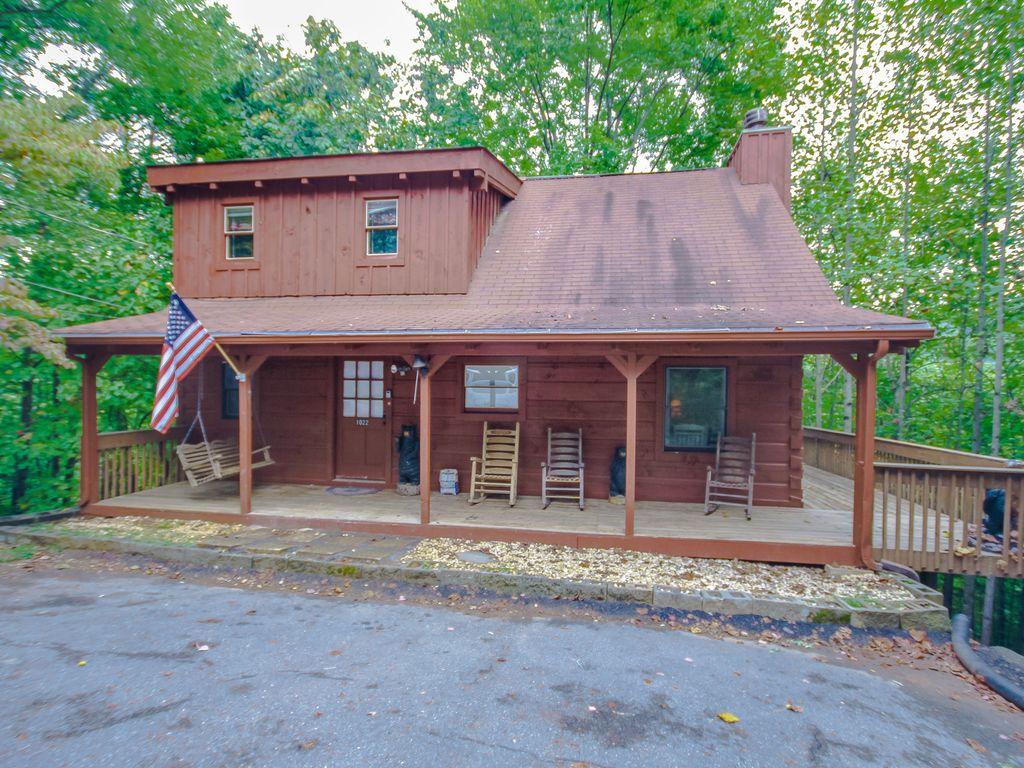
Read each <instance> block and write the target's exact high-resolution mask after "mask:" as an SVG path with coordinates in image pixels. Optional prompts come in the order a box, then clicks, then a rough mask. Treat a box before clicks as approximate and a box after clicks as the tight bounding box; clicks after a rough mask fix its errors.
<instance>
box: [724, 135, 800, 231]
mask: <svg viewBox="0 0 1024 768" xmlns="http://www.w3.org/2000/svg"><path fill="white" fill-rule="evenodd" d="M792 157H793V132H792V130H791V129H789V128H757V129H753V130H749V131H744V132H743V133H741V134H740V138H739V141H737V142H736V146H735V147H734V148H733V151H732V155H731V156H730V157H729V163H728V165H729V167H730V168H732V169H734V170H735V171H736V174H737V175H738V176H739V177H740V183H741V184H771V185H772V186H773V187H774V188H775V191H776V192H778V193H779V198H780V199H781V200H782V204H783V205H785V206H786V210H787V211H788V210H790V208H791V191H790V189H791V186H792V179H791V176H792Z"/></svg>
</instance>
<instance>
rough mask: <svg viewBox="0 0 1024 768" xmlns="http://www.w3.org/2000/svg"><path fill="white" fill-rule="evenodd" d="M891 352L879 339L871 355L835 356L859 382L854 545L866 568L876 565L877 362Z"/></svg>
mask: <svg viewBox="0 0 1024 768" xmlns="http://www.w3.org/2000/svg"><path fill="white" fill-rule="evenodd" d="M888 352H889V342H888V341H884V340H883V341H879V342H878V345H877V347H876V348H875V351H874V352H872V353H870V354H865V353H860V354H858V355H856V356H853V355H833V357H834V358H835V360H836V361H837V362H838V363H839V364H840V365H842V366H843V368H845V369H846V370H847V372H849V373H850V375H851V376H853V377H854V379H855V380H856V383H857V395H856V397H857V418H856V426H855V430H856V432H855V434H854V465H853V545H854V547H855V548H856V550H857V554H858V557H859V558H860V561H861V563H863V565H864V566H865V567H866V568H874V567H875V559H874V552H873V548H874V516H875V410H876V399H875V390H876V385H877V381H878V361H879V360H880V359H881V358H882V357H884V356H885V355H886V354H888Z"/></svg>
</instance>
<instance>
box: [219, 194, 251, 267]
mask: <svg viewBox="0 0 1024 768" xmlns="http://www.w3.org/2000/svg"><path fill="white" fill-rule="evenodd" d="M255 227H256V217H255V216H254V206H252V205H226V206H224V241H225V242H224V247H225V252H224V255H225V256H226V257H227V258H229V259H251V258H253V256H254V253H253V240H254V238H255V235H256V229H255Z"/></svg>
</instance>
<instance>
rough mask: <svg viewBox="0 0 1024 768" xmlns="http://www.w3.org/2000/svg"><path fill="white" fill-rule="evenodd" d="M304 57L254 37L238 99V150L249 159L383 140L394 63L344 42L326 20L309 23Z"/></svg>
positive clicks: (363, 146) (353, 148) (349, 148)
mask: <svg viewBox="0 0 1024 768" xmlns="http://www.w3.org/2000/svg"><path fill="white" fill-rule="evenodd" d="M305 31H306V46H307V49H308V53H307V54H306V55H300V54H297V53H294V52H292V51H291V50H289V49H288V48H286V47H284V46H283V45H282V44H281V43H271V44H266V43H265V42H264V41H263V40H262V39H260V38H256V39H254V40H253V41H252V43H251V45H250V56H249V58H248V60H247V67H246V70H245V72H244V73H243V76H242V78H241V80H240V82H239V83H238V85H237V86H236V90H235V93H236V100H237V103H238V104H239V105H240V108H241V112H242V114H243V115H244V120H245V122H244V127H243V136H242V147H243V150H244V153H245V154H246V155H248V156H252V157H288V156H292V155H312V154H329V153H336V152H358V151H363V150H368V149H372V148H373V147H374V145H375V139H376V138H377V137H380V136H382V135H387V134H388V133H390V132H391V131H392V130H393V128H392V127H391V126H390V125H389V120H390V118H391V112H390V109H389V105H390V103H391V100H392V98H393V97H394V94H395V88H396V86H395V81H394V79H393V77H392V71H393V69H394V66H395V62H394V59H392V58H391V57H389V56H385V55H382V54H378V53H373V52H371V51H368V50H367V49H366V48H364V47H363V46H362V45H360V44H359V43H356V42H345V41H343V40H342V37H341V33H340V32H339V31H338V29H337V27H335V26H334V25H333V24H332V23H330V22H328V21H316V20H315V19H313V18H309V19H307V21H306V25H305Z"/></svg>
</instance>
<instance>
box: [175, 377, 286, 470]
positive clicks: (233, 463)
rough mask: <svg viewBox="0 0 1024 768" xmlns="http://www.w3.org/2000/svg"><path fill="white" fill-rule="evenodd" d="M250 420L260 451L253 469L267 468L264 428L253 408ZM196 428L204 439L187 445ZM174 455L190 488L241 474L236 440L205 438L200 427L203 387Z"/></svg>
mask: <svg viewBox="0 0 1024 768" xmlns="http://www.w3.org/2000/svg"><path fill="white" fill-rule="evenodd" d="M253 420H254V421H255V422H256V431H257V432H258V433H259V438H260V439H259V442H260V444H261V445H262V446H263V447H261V448H256V449H254V450H253V452H252V459H253V460H252V468H253V469H260V468H261V467H269V466H270V465H271V464H273V463H274V460H273V459H272V458H270V446H269V445H267V444H266V440H264V438H263V428H262V427H261V426H260V417H259V413H258V409H256V408H253ZM196 424H198V425H199V432H200V434H202V437H203V439H202V440H201V441H200V442H198V443H189V442H188V438H189V435H191V434H192V430H193V429H195V427H196ZM177 454H178V461H179V462H180V463H181V468H182V469H183V470H184V471H185V477H186V478H187V479H188V483H189V485H191V486H192V487H193V488H197V487H199V486H200V485H203V484H204V483H209V482H212V481H214V480H224V479H226V478H230V477H235V476H237V475H239V474H241V471H242V466H241V458H240V455H239V448H238V440H237V439H236V438H230V439H227V440H210V439H209V437H208V436H207V434H206V424H204V423H203V385H202V383H200V385H199V387H198V388H197V392H196V415H195V417H194V418H193V419H192V423H191V424H190V425H189V427H188V430H187V431H186V432H185V436H184V437H183V438H181V442H180V443H178V448H177Z"/></svg>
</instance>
